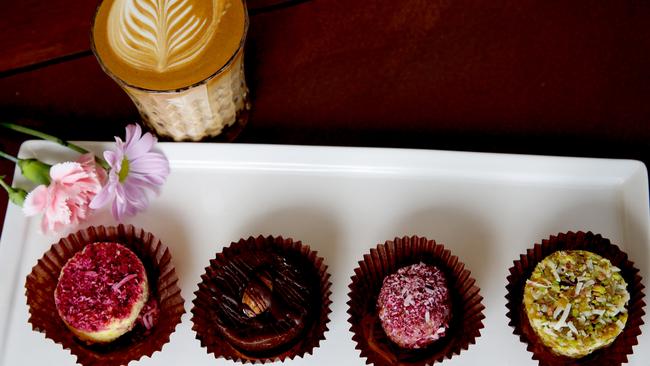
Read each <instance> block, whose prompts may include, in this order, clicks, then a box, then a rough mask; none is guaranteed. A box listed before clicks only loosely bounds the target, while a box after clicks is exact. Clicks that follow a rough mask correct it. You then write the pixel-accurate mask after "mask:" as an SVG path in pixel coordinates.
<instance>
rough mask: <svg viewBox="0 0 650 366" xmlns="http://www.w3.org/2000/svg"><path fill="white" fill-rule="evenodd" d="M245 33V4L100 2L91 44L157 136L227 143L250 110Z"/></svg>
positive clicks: (226, 0)
mask: <svg viewBox="0 0 650 366" xmlns="http://www.w3.org/2000/svg"><path fill="white" fill-rule="evenodd" d="M247 29H248V14H247V11H246V7H245V4H244V0H104V1H103V2H102V3H101V4H100V5H99V7H98V8H97V12H96V14H95V18H94V21H93V26H92V37H91V42H92V50H93V53H94V54H95V56H96V57H97V59H98V61H99V64H100V65H101V67H102V69H104V71H105V72H106V73H107V74H108V75H109V76H110V77H112V78H113V79H114V80H115V81H116V82H117V83H118V84H119V85H120V86H121V87H122V88H123V89H124V91H126V93H127V94H128V95H129V97H131V99H132V100H133V102H134V103H135V105H136V106H137V108H138V110H139V111H140V114H141V115H142V118H143V120H144V122H145V124H146V125H148V126H149V127H150V128H151V129H153V130H154V131H155V132H156V133H157V134H158V135H159V136H161V137H168V138H171V139H173V140H176V141H198V140H204V139H212V138H217V139H225V140H232V139H234V137H236V135H237V134H238V133H239V131H241V129H242V128H243V126H244V125H245V124H246V119H247V116H248V110H249V109H250V102H249V100H248V88H247V87H246V81H245V78H244V65H243V58H244V57H243V53H244V50H243V48H244V42H245V39H246V32H247Z"/></svg>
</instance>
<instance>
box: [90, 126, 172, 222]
mask: <svg viewBox="0 0 650 366" xmlns="http://www.w3.org/2000/svg"><path fill="white" fill-rule="evenodd" d="M155 143H156V138H155V137H154V136H153V135H151V134H150V133H148V132H147V133H145V134H144V135H143V134H142V129H141V128H140V126H139V125H128V126H126V141H122V139H120V138H119V137H115V149H114V150H113V151H110V150H109V151H105V152H104V159H106V162H107V163H108V164H109V165H110V167H111V169H110V171H109V173H108V181H107V183H106V185H104V187H102V190H101V191H100V192H99V193H98V194H97V196H95V198H94V199H93V200H92V202H91V203H90V208H93V209H97V208H100V207H103V206H105V205H106V204H107V203H109V202H113V205H112V210H111V211H112V213H113V217H115V219H116V220H118V221H122V218H123V217H125V216H134V215H135V214H137V213H138V212H141V211H144V210H145V209H146V208H147V206H148V205H149V196H148V193H149V191H153V192H156V193H158V192H159V188H160V186H162V185H163V183H165V179H167V176H168V175H169V161H167V158H166V157H165V156H164V155H163V154H160V153H157V152H153V151H151V148H152V147H153V145H154V144H155Z"/></svg>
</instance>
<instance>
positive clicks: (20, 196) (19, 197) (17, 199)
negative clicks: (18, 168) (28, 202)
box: [0, 175, 27, 207]
mask: <svg viewBox="0 0 650 366" xmlns="http://www.w3.org/2000/svg"><path fill="white" fill-rule="evenodd" d="M4 178H5V176H4V175H2V176H0V186H2V188H4V189H5V191H7V194H8V195H9V200H11V202H13V203H14V204H16V205H18V206H20V207H23V202H25V198H26V197H27V191H25V190H24V189H21V188H12V187H11V186H9V185H8V184H7V182H5V180H4Z"/></svg>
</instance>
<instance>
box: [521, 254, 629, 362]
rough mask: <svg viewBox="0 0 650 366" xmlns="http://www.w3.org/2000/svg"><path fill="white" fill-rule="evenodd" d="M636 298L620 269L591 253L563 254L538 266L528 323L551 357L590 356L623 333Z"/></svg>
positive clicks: (528, 295) (531, 282)
mask: <svg viewBox="0 0 650 366" xmlns="http://www.w3.org/2000/svg"><path fill="white" fill-rule="evenodd" d="M629 300H630V294H629V292H628V290H627V284H626V282H625V280H624V279H623V277H622V276H621V274H620V269H619V268H618V267H616V266H614V265H612V263H611V262H610V261H609V260H608V259H606V258H603V257H601V256H599V255H597V254H594V253H592V252H589V251H585V250H560V251H556V252H554V253H552V254H551V255H549V256H547V257H546V258H544V259H543V260H542V261H541V262H539V263H538V264H537V266H536V267H535V269H534V271H533V273H532V275H531V276H530V278H529V279H528V280H527V281H526V285H525V287H524V299H523V303H524V308H525V311H526V315H527V316H528V321H529V322H530V325H531V327H532V328H533V330H534V331H535V334H537V336H538V337H539V339H540V340H541V342H542V343H543V344H544V345H545V346H546V347H548V348H550V350H551V352H553V353H554V354H557V355H562V356H567V357H571V358H580V357H584V356H586V355H588V354H590V353H592V352H594V351H596V350H598V349H600V348H603V347H607V346H608V345H610V344H611V343H612V342H614V340H615V339H616V337H617V336H618V335H619V334H620V333H621V332H622V331H623V329H624V328H625V324H626V322H627V318H628V310H627V304H628V301H629Z"/></svg>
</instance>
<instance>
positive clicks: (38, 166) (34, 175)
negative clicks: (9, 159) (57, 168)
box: [18, 159, 52, 186]
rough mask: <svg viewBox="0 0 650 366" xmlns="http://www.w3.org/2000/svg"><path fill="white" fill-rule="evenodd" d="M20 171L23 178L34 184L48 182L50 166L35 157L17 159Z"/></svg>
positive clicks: (46, 183) (45, 183) (47, 183)
mask: <svg viewBox="0 0 650 366" xmlns="http://www.w3.org/2000/svg"><path fill="white" fill-rule="evenodd" d="M18 166H19V167H20V171H21V172H22V173H23V176H25V178H27V179H29V180H30V181H32V182H34V183H36V184H44V185H46V186H47V185H49V184H50V168H51V167H52V166H51V165H49V164H45V163H43V162H41V161H39V160H36V159H20V160H19V161H18Z"/></svg>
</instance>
